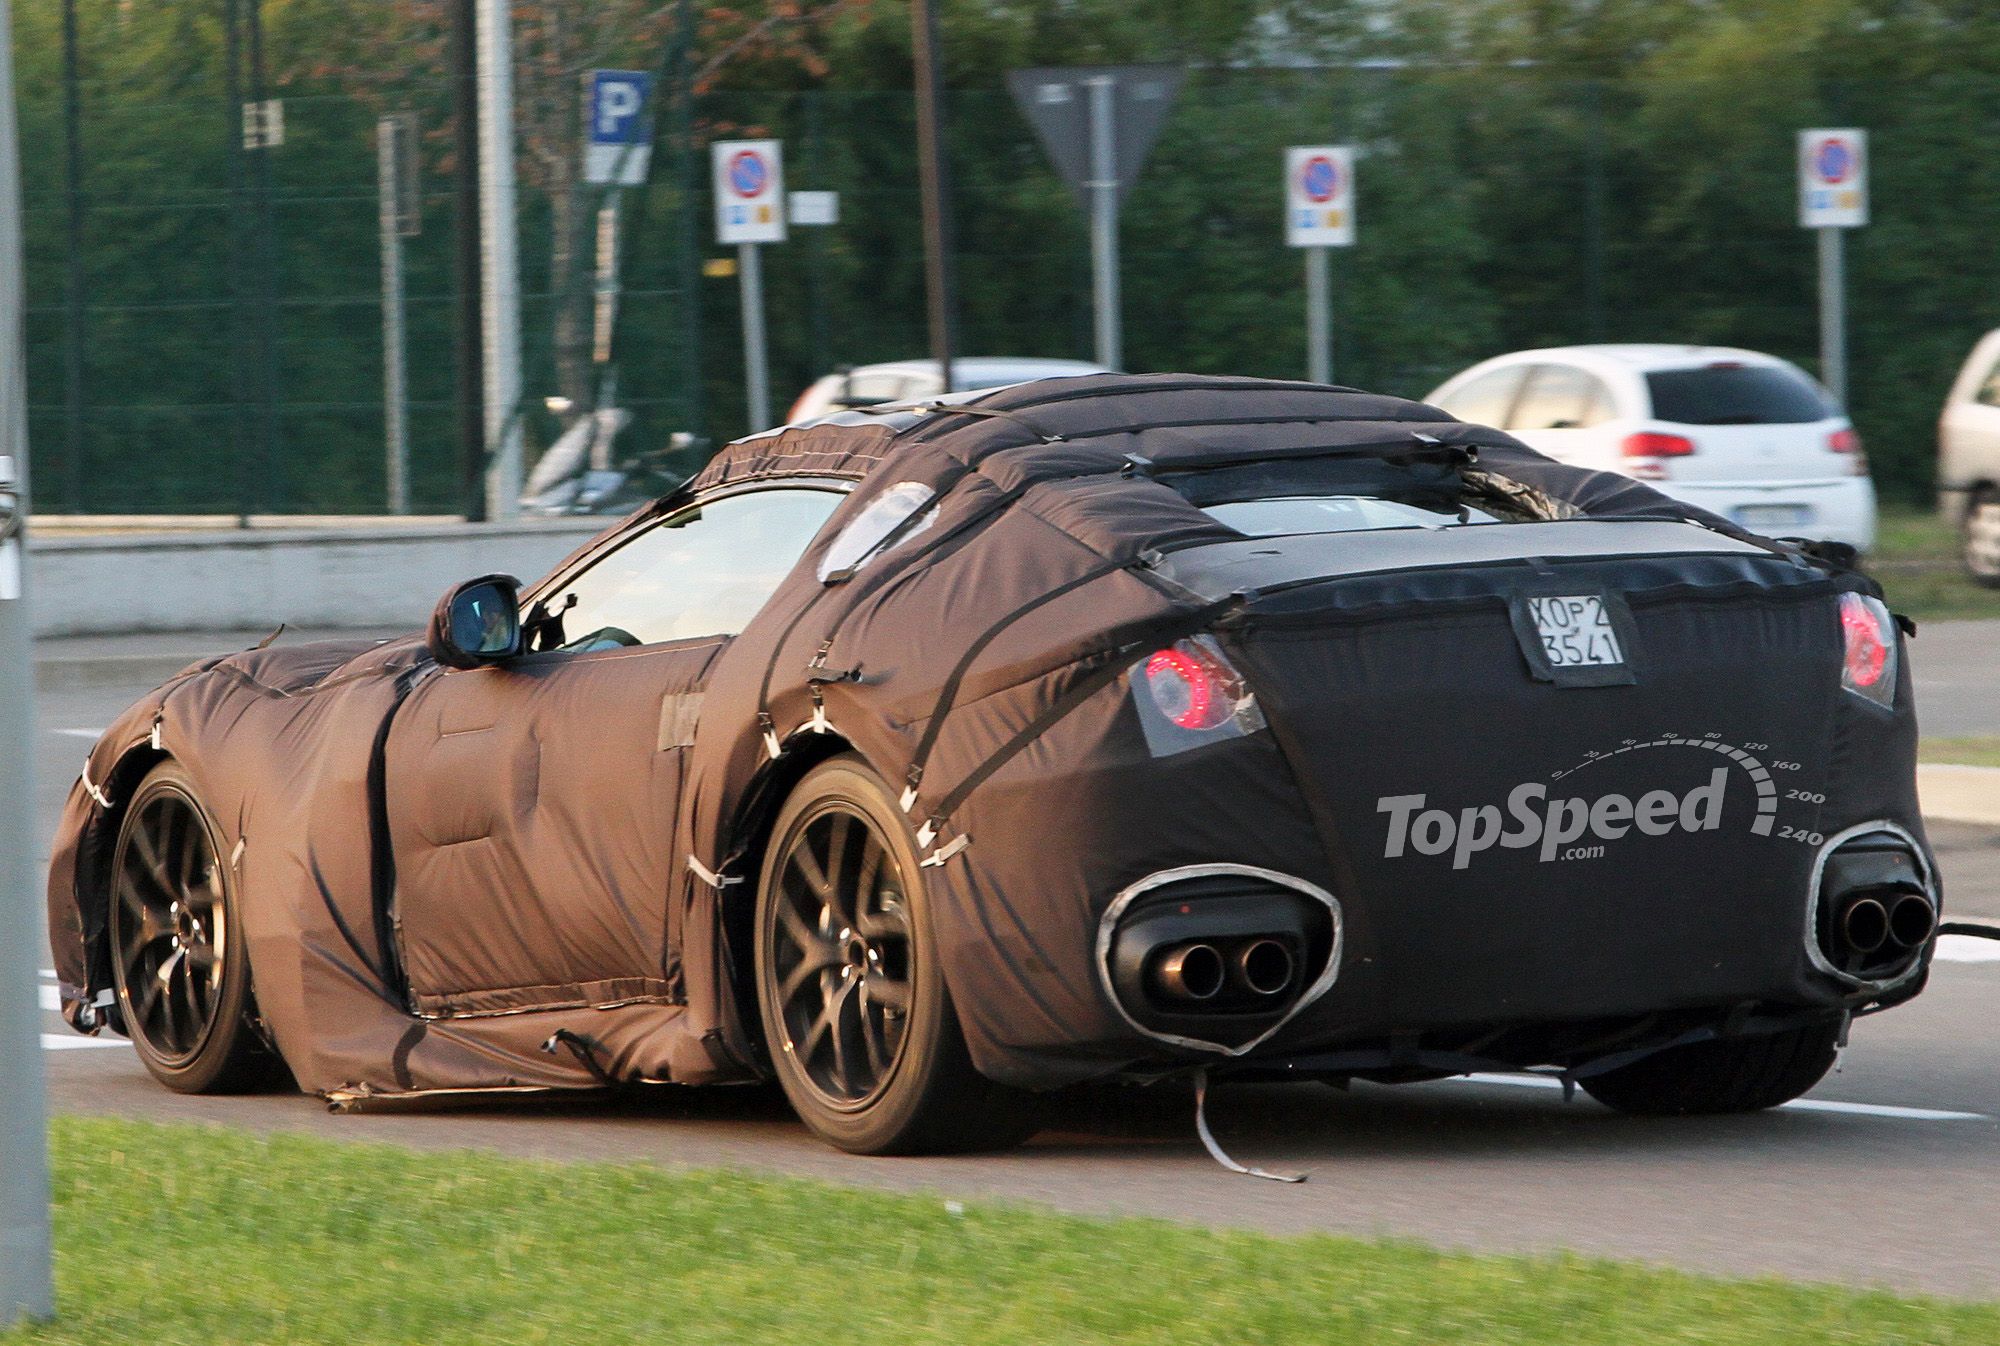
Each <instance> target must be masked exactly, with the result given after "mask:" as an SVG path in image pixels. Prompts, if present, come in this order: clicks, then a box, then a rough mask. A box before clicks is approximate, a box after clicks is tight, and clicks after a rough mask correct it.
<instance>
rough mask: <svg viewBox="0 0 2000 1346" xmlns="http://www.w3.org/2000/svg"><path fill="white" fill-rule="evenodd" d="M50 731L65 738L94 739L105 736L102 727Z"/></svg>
mask: <svg viewBox="0 0 2000 1346" xmlns="http://www.w3.org/2000/svg"><path fill="white" fill-rule="evenodd" d="M50 732H51V733H56V734H61V735H62V736H63V737H64V738H87V739H91V740H93V741H94V740H96V739H100V738H103V737H104V731H103V730H102V729H55V730H51V731H50Z"/></svg>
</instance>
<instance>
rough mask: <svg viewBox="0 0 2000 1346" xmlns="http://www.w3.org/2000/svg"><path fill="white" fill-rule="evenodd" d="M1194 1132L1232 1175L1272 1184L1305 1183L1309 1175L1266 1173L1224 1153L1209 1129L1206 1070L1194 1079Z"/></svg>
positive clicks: (1196, 1073) (1215, 1158)
mask: <svg viewBox="0 0 2000 1346" xmlns="http://www.w3.org/2000/svg"><path fill="white" fill-rule="evenodd" d="M1194 1130H1195V1134H1196V1135H1198V1136H1200V1137H1201V1143H1202V1144H1203V1145H1204V1146H1206V1147H1207V1149H1208V1156H1209V1158H1211V1159H1213V1160H1215V1162H1216V1163H1218V1164H1220V1165H1222V1166H1223V1167H1224V1168H1226V1169H1228V1170H1229V1171H1230V1172H1231V1173H1241V1174H1243V1175H1245V1176H1246V1177H1251V1178H1264V1179H1266V1180H1268V1181H1270V1182H1304V1181H1305V1180H1306V1176H1307V1175H1306V1174H1304V1173H1294V1174H1291V1175H1289V1176H1288V1175H1286V1174H1283V1173H1266V1172H1265V1171H1264V1170H1263V1169H1261V1168H1251V1167H1250V1166H1249V1165H1247V1164H1239V1163H1237V1162H1236V1161H1235V1160H1234V1159H1231V1158H1230V1157H1229V1156H1228V1155H1227V1154H1225V1153H1224V1152H1223V1149H1222V1147H1221V1146H1220V1145H1218V1144H1216V1143H1215V1133H1214V1132H1213V1131H1210V1130H1209V1129H1208V1071H1207V1070H1206V1069H1203V1070H1198V1071H1196V1072H1195V1077H1194Z"/></svg>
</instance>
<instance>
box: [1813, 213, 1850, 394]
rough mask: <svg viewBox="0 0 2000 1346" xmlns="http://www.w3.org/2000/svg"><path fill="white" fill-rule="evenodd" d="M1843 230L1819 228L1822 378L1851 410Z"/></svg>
mask: <svg viewBox="0 0 2000 1346" xmlns="http://www.w3.org/2000/svg"><path fill="white" fill-rule="evenodd" d="M1842 232H1843V231H1842V230H1839V229H1821V230H1820V231H1819V379H1820V382H1821V383H1824V384H1825V385H1826V390H1827V391H1828V392H1830V393H1832V394H1833V400H1834V401H1836V402H1838V403H1839V404H1840V408H1841V411H1842V412H1843V413H1844V412H1845V411H1846V410H1847V265H1846V258H1845V256H1844V255H1843V253H1842V247H1841V245H1842V242H1843V240H1842V238H1841V234H1842Z"/></svg>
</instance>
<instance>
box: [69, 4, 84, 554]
mask: <svg viewBox="0 0 2000 1346" xmlns="http://www.w3.org/2000/svg"><path fill="white" fill-rule="evenodd" d="M81 59H82V53H81V51H80V49H79V43H78V40H77V30H76V0H63V159H64V163H65V165H66V171H65V173H64V183H63V185H64V196H65V197H66V202H65V204H66V205H67V207H68V214H69V247H68V257H67V260H68V264H69V265H68V269H67V272H66V274H65V276H64V280H63V301H64V307H65V308H66V309H67V311H68V313H67V316H68V321H67V322H66V323H65V324H64V332H63V337H64V341H63V441H64V442H63V448H64V453H63V468H64V471H63V478H64V485H65V486H66V487H67V488H68V489H67V490H66V491H65V494H66V495H67V496H68V497H69V499H68V504H69V508H70V511H71V512H72V513H75V514H82V513H84V512H85V508H86V507H85V505H84V499H83V492H84V487H85V484H86V483H87V482H88V481H89V480H90V472H89V467H88V465H87V463H86V462H85V457H86V455H87V453H88V450H86V449H85V448H84V442H83V434H84V426H83V406H84V397H85V391H84V374H85V367H84V362H83V352H84V349H85V343H86V342H87V341H88V340H89V337H88V335H87V333H86V332H85V329H84V321H85V314H84V293H83V211H84V200H83V96H82V94H81V92H80V91H79V83H80V80H79V70H78V67H79V65H80V64H81Z"/></svg>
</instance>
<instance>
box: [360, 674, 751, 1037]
mask: <svg viewBox="0 0 2000 1346" xmlns="http://www.w3.org/2000/svg"><path fill="white" fill-rule="evenodd" d="M725 643H726V640H725V639H724V638H720V637H709V638H706V639H702V640H695V641H682V642H678V643H674V644H666V645H650V646H643V647H637V648H631V649H609V650H602V651H597V652H593V653H582V654H578V653H568V652H559V651H558V652H549V653H543V654H532V655H528V656H526V657H524V658H522V659H520V660H517V661H516V662H514V663H511V664H509V665H507V666H505V667H501V668H487V669H476V670H466V671H459V672H440V673H437V674H434V675H432V676H431V677H430V678H428V679H427V680H426V681H424V682H423V683H421V684H420V685H419V686H418V687H417V688H416V690H415V691H413V692H412V693H411V695H410V697H409V699H408V701H407V702H405V704H404V706H403V708H402V709H401V711H399V712H398V713H397V716H396V719H395V722H394V724H393V725H392V727H391V729H390V732H389V739H388V743H387V745H386V747H385V761H386V764H385V781H386V787H387V794H388V817H389V835H390V843H391V846H392V847H393V850H394V855H395V862H396V886H395V897H394V903H395V908H394V910H395V917H396V925H397V929H398V931H399V935H400V942H401V948H402V955H403V964H404V969H405V971H406V973H407V975H408V977H409V982H410V991H411V995H412V998H413V1000H414V1002H415V1005H416V1008H417V1009H418V1011H419V1012H421V1013H425V1014H433V1015H451V1014H492V1013H506V1012H510V1011H515V1010H523V1009H542V1008H555V1007H558V1006H570V1005H607V1004H615V1003H620V1002H625V1001H632V1000H668V999H671V998H673V994H674V993H673V988H672V986H671V985H670V982H669V979H668V975H667V967H668V965H669V951H668V949H667V906H668V902H667V895H668V891H669V889H670V887H671V885H672V882H673V880H674V879H675V878H676V876H677V872H678V869H677V866H676V865H675V864H674V862H673V855H672V848H673V833H674V822H675V811H676V809H677V808H678V807H679V802H680V793H681V779H682V774H683V769H684V764H683V758H684V757H685V755H686V753H685V748H686V746H687V744H689V743H690V742H692V738H693V733H692V727H693V726H692V717H693V715H695V714H696V713H698V710H699V706H700V694H701V691H702V688H703V686H704V684H705V682H706V679H707V675H708V670H709V668H710V666H711V665H712V663H713V661H714V658H715V655H716V653H717V652H718V651H719V650H720V649H721V648H722V646H723V645H724V644H725Z"/></svg>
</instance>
